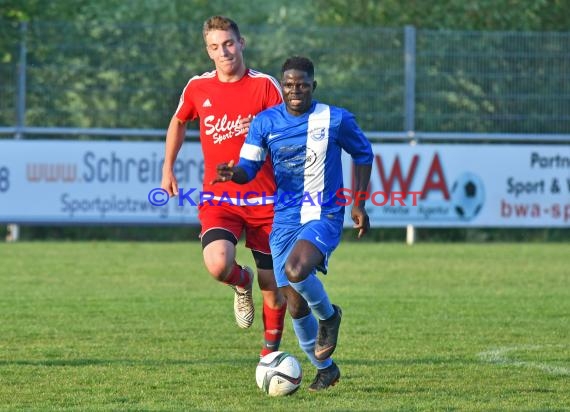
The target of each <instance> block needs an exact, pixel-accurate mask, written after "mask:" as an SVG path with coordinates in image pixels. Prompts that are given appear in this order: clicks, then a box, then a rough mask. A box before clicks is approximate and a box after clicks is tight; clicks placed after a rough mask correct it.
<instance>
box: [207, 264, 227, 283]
mask: <svg viewBox="0 0 570 412" xmlns="http://www.w3.org/2000/svg"><path fill="white" fill-rule="evenodd" d="M206 269H207V270H208V272H209V273H210V275H211V276H212V277H213V278H214V279H216V280H217V281H220V282H222V281H224V280H225V279H226V278H227V277H228V275H229V274H230V271H231V269H232V268H231V267H228V266H227V264H226V261H225V260H223V259H219V260H210V261H208V262H206Z"/></svg>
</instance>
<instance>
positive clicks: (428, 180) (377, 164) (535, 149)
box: [343, 144, 570, 228]
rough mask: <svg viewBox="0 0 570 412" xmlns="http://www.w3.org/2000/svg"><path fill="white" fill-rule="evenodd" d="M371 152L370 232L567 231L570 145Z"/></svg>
mask: <svg viewBox="0 0 570 412" xmlns="http://www.w3.org/2000/svg"><path fill="white" fill-rule="evenodd" d="M373 147H374V154H375V156H374V164H373V167H372V177H371V183H370V188H369V190H368V193H367V196H368V197H369V200H368V201H367V203H366V206H367V207H366V209H367V211H368V213H369V215H370V221H371V225H372V226H373V227H401V226H405V225H407V224H412V225H414V226H420V227H421V226H423V227H469V226H471V227H513V228H515V227H570V145H565V146H562V145H556V146H553V145H466V144H457V145H453V144H438V145H429V144H425V145H422V144H420V145H415V146H410V145H402V144H376V145H374V146H373ZM343 162H344V165H345V185H347V184H348V183H350V182H351V176H350V170H351V167H350V159H349V158H348V157H345V158H344V159H343ZM347 170H348V172H347ZM349 189H350V187H349ZM349 212H350V208H348V207H347V216H346V219H345V225H346V226H347V227H348V226H351V223H352V222H351V220H350V214H349Z"/></svg>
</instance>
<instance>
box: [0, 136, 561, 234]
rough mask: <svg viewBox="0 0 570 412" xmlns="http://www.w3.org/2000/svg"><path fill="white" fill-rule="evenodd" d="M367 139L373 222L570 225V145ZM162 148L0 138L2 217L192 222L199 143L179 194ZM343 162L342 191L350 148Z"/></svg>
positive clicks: (184, 160)
mask: <svg viewBox="0 0 570 412" xmlns="http://www.w3.org/2000/svg"><path fill="white" fill-rule="evenodd" d="M373 147H374V154H375V157H374V164H373V168H372V177H371V183H370V187H369V190H368V191H367V192H366V193H365V194H362V196H367V197H368V200H367V203H366V205H367V210H368V213H369V215H370V220H371V224H372V226H373V227H404V226H406V225H408V224H412V225H415V226H418V227H566V228H567V227H570V146H569V145H475V144H472V145H467V144H461V145H459V144H457V145H452V144H437V145H435V144H434V145H428V144H425V145H422V144H420V145H416V146H409V145H404V144H376V145H374V146H373ZM163 153H164V143H163V142H111V141H61V140H59V141H51V140H0V222H2V223H23V224H25V223H29V224H34V223H56V224H74V223H94V224H115V223H120V224H197V223H198V220H197V207H196V204H197V203H198V202H199V199H198V196H199V192H200V191H201V189H202V179H203V167H204V164H203V160H202V153H201V150H200V146H199V144H198V143H196V142H187V143H185V144H184V145H183V147H182V149H181V151H180V154H179V157H178V160H177V163H176V166H175V173H176V175H177V177H178V180H179V185H180V188H182V189H184V193H185V194H186V196H183V197H182V198H180V197H178V198H173V199H167V198H166V197H165V195H164V193H163V192H161V191H160V190H158V188H159V187H160V179H161V174H162V162H163ZM343 166H344V175H345V189H343V195H344V196H346V198H347V199H348V196H349V195H350V194H351V193H350V191H351V190H352V189H351V188H352V183H351V181H352V176H351V170H352V168H351V162H350V158H349V157H348V156H345V157H344V158H343ZM163 203H164V204H163ZM346 209H347V216H346V219H345V226H346V227H350V226H352V222H351V219H350V207H347V208H346Z"/></svg>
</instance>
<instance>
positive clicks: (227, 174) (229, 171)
mask: <svg viewBox="0 0 570 412" xmlns="http://www.w3.org/2000/svg"><path fill="white" fill-rule="evenodd" d="M216 172H217V175H216V177H215V178H214V180H212V181H211V182H210V184H211V185H213V184H215V183H219V182H229V181H231V180H232V176H233V175H234V161H233V160H230V162H229V163H220V164H219V165H218V166H217V167H216Z"/></svg>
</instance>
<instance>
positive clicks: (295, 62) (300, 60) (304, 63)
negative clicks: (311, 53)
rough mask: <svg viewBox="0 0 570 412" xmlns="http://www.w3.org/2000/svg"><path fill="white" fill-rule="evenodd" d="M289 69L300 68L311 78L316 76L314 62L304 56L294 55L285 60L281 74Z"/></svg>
mask: <svg viewBox="0 0 570 412" xmlns="http://www.w3.org/2000/svg"><path fill="white" fill-rule="evenodd" d="M287 70H300V71H303V72H306V73H307V74H308V75H309V77H311V78H313V77H314V76H315V66H313V62H312V61H311V60H310V59H308V58H307V57H303V56H292V57H289V58H288V59H287V60H285V63H283V66H281V75H283V73H285V72H286V71H287Z"/></svg>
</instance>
